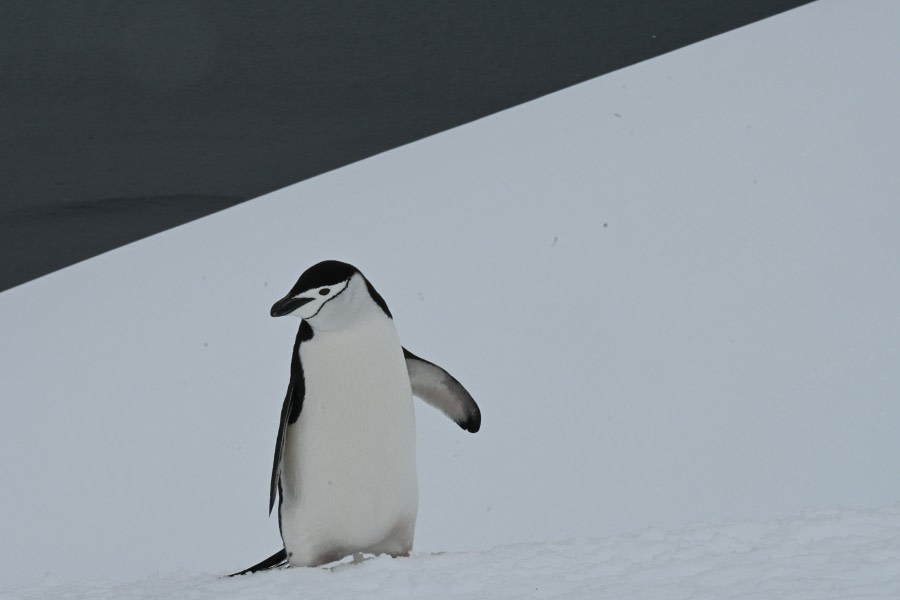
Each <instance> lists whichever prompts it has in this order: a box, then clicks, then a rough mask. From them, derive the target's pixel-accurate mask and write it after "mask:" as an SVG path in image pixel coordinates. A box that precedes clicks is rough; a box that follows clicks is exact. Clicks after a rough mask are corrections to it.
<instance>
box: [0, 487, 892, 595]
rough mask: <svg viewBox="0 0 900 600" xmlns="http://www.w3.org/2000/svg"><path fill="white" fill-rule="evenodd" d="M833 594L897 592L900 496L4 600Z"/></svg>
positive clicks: (35, 591) (37, 591) (96, 585)
mask: <svg viewBox="0 0 900 600" xmlns="http://www.w3.org/2000/svg"><path fill="white" fill-rule="evenodd" d="M298 597H299V598H305V599H309V600H314V599H316V598H325V599H328V600H331V599H333V598H429V599H431V600H439V599H442V598H448V599H449V598H479V599H480V598H495V599H502V598H511V599H519V598H565V599H567V600H580V599H585V600H595V599H596V598H633V599H653V598H659V599H663V600H677V599H679V598H692V599H698V598H711V599H715V600H721V599H723V598H729V599H731V600H737V599H740V598H757V599H761V598H765V599H770V598H779V599H781V600H791V599H797V600H800V599H810V600H826V599H829V598H834V599H836V600H837V599H840V600H846V599H847V598H857V599H863V598H877V599H888V598H898V597H900V505H896V506H894V507H891V508H885V509H882V510H874V511H854V510H848V509H843V510H828V511H807V512H805V513H804V514H802V515H800V516H797V517H792V518H782V519H776V520H770V521H743V522H721V523H715V524H694V525H691V526H688V527H685V528H683V529H679V530H676V531H666V530H664V529H658V528H649V529H644V530H643V531H641V532H639V533H637V534H634V535H626V536H615V537H610V538H593V539H589V538H578V539H573V540H568V541H563V542H555V543H541V544H518V545H514V546H499V547H497V548H494V549H492V550H490V551H487V552H465V553H446V554H437V555H427V554H422V555H414V556H412V557H411V558H409V559H391V558H387V557H383V558H372V559H368V560H364V561H363V562H362V563H359V564H350V563H346V562H345V563H343V564H340V565H338V566H336V567H332V568H330V569H287V570H281V571H274V572H272V571H270V572H266V573H259V574H255V575H249V576H244V577H239V578H233V579H227V578H222V577H220V576H217V575H201V576H192V575H189V574H187V573H183V572H182V573H177V574H173V575H167V576H162V577H161V576H159V575H158V574H154V575H152V576H150V577H147V578H144V579H141V580H138V581H132V582H128V583H114V582H109V581H102V580H99V581H85V582H80V583H77V584H75V585H71V584H61V583H60V582H58V581H56V580H55V579H54V578H52V577H49V576H48V577H46V578H45V579H44V580H43V581H41V582H40V583H38V584H37V585H31V586H27V587H20V588H18V589H10V590H7V591H6V592H3V591H0V600H33V599H37V598H40V599H46V600H54V599H60V600H62V599H68V598H93V599H96V600H101V599H110V600H113V599H115V600H118V599H128V598H191V599H192V600H204V599H206V598H210V599H223V600H227V599H229V598H240V599H244V598H271V599H278V598H298Z"/></svg>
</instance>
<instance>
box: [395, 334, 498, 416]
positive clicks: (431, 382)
mask: <svg viewBox="0 0 900 600" xmlns="http://www.w3.org/2000/svg"><path fill="white" fill-rule="evenodd" d="M403 358H405V359H406V370H407V371H408V372H409V382H410V383H411V384H412V393H413V395H415V396H417V397H419V398H421V399H422V400H424V401H425V402H427V403H428V404H430V405H431V406H433V407H435V408H436V409H438V410H439V411H441V412H442V413H444V414H445V415H447V416H448V417H450V418H451V419H452V420H453V421H454V422H455V423H456V424H457V425H459V426H460V427H462V428H463V429H465V430H466V431H471V432H472V433H475V432H476V431H478V430H479V428H481V411H480V410H479V409H478V405H477V404H475V400H474V399H473V398H472V395H471V394H469V392H468V391H466V388H464V387H463V386H462V384H461V383H460V382H458V381H457V380H456V379H455V378H454V377H453V375H451V374H450V373H448V372H447V371H445V370H444V369H442V368H441V367H439V366H437V365H436V364H434V363H432V362H428V361H427V360H425V359H424V358H419V357H418V356H416V355H415V354H413V353H412V352H410V351H409V350H407V349H406V348H404V349H403Z"/></svg>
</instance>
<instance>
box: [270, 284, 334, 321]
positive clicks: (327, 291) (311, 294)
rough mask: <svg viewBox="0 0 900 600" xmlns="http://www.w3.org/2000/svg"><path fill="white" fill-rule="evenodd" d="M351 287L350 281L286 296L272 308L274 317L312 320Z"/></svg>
mask: <svg viewBox="0 0 900 600" xmlns="http://www.w3.org/2000/svg"><path fill="white" fill-rule="evenodd" d="M349 285H350V279H347V280H345V281H342V282H340V283H336V284H334V285H325V286H321V287H316V288H312V289H309V290H304V291H302V292H300V293H299V294H296V295H293V296H286V297H284V298H282V299H281V300H279V301H278V302H277V303H276V304H275V306H273V307H272V316H277V317H281V316H285V315H293V316H297V317H300V318H301V319H305V320H310V319H312V318H314V317H316V316H317V315H318V314H319V312H320V311H321V310H322V309H323V308H324V307H325V305H327V304H328V303H329V302H331V301H332V300H334V299H335V298H337V297H338V296H340V295H341V294H342V293H343V292H344V291H345V290H346V289H347V287H348V286H349Z"/></svg>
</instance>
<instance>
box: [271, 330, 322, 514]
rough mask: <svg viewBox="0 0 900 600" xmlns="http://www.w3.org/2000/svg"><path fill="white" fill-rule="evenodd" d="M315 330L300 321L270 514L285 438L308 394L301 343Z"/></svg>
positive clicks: (283, 410) (277, 442)
mask: <svg viewBox="0 0 900 600" xmlns="http://www.w3.org/2000/svg"><path fill="white" fill-rule="evenodd" d="M312 336H313V331H312V327H310V325H309V323H307V322H306V321H300V329H298V330H297V337H296V338H294V351H293V354H291V380H290V383H288V389H287V393H286V394H285V395H284V404H282V405H281V422H280V423H279V424H278V437H277V438H276V439H275V458H274V460H273V461H272V482H271V483H270V484H269V514H272V509H273V508H274V507H275V494H276V492H277V490H278V489H279V485H278V484H279V482H280V481H281V459H282V455H283V454H284V438H285V436H286V435H287V428H288V425H293V424H294V423H296V422H297V419H298V418H299V417H300V411H301V410H302V409H303V398H304V397H305V396H306V383H305V381H304V379H303V365H301V364H300V344H301V343H302V342H305V341H307V340H310V339H312Z"/></svg>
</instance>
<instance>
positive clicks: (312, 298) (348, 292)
mask: <svg viewBox="0 0 900 600" xmlns="http://www.w3.org/2000/svg"><path fill="white" fill-rule="evenodd" d="M376 305H377V307H378V308H379V309H380V310H382V311H384V314H386V315H387V316H388V317H390V316H391V313H390V311H389V310H388V308H387V305H386V304H385V302H384V300H383V299H382V298H381V296H380V295H379V294H378V292H376V291H375V288H374V287H372V284H371V283H369V281H368V280H367V279H366V278H365V277H364V276H363V274H362V273H360V272H359V269H357V268H356V267H354V266H353V265H348V264H347V263H343V262H340V261H337V260H326V261H323V262H320V263H318V264H316V265H313V266H312V267H310V268H308V269H307V270H306V271H304V272H303V274H302V275H301V276H300V279H298V280H297V283H295V284H294V287H292V288H291V291H290V292H288V293H287V295H286V296H285V297H284V298H282V299H281V300H279V301H278V302H276V303H275V304H274V305H272V310H271V312H270V314H271V315H272V316H273V317H283V316H286V315H295V316H297V317H300V318H301V319H303V320H304V321H306V322H308V323H309V324H310V325H311V326H312V327H313V328H314V329H334V328H335V327H339V326H340V325H341V324H343V323H347V322H349V321H352V320H353V317H355V316H356V315H359V314H360V313H361V312H362V311H364V310H366V309H367V308H371V307H372V306H376Z"/></svg>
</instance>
